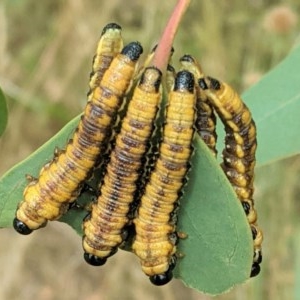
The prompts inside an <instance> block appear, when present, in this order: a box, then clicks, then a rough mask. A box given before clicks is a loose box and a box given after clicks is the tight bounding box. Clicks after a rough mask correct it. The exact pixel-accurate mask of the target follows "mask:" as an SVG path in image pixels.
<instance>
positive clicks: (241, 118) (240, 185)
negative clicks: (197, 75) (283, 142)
mask: <svg viewBox="0 0 300 300" xmlns="http://www.w3.org/2000/svg"><path fill="white" fill-rule="evenodd" d="M199 85H200V87H201V88H202V89H204V90H205V93H206V94H207V96H208V99H209V101H210V102H211V103H212V105H213V106H214V108H215V109H216V111H217V113H218V115H219V117H220V119H221V120H222V122H223V124H224V126H225V132H226V137H225V149H224V151H223V164H222V168H223V170H224V172H225V174H226V176H227V178H228V179H229V181H230V182H231V184H232V185H233V188H234V189H235V191H236V193H237V196H238V198H239V199H240V201H241V203H242V206H243V208H244V211H245V213H246V215H247V219H248V222H249V224H250V227H251V231H252V235H253V241H254V258H253V265H252V269H251V277H253V276H256V275H258V274H259V272H260V263H261V261H262V254H261V244H262V239H263V235H262V231H261V230H260V229H259V228H258V227H257V213H256V210H255V208H254V201H253V192H254V188H253V181H254V166H255V152H256V147H257V142H256V127H255V123H254V121H253V119H252V116H251V113H250V111H249V109H248V107H247V106H246V105H245V104H244V103H243V101H242V99H241V98H240V97H239V95H238V94H237V93H236V91H234V90H233V89H232V88H231V87H230V86H229V85H228V84H226V83H221V82H219V81H218V80H216V79H213V78H210V77H207V78H206V79H205V80H204V79H200V81H199Z"/></svg>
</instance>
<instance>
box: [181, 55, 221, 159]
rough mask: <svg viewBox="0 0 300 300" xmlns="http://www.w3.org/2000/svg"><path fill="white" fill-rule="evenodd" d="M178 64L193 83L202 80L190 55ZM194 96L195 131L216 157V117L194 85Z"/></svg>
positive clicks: (201, 72) (200, 69) (205, 97)
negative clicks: (195, 111)
mask: <svg viewBox="0 0 300 300" xmlns="http://www.w3.org/2000/svg"><path fill="white" fill-rule="evenodd" d="M180 63H181V65H182V67H183V68H184V69H186V70H188V71H190V72H191V73H192V74H193V75H194V77H195V81H196V82H198V81H199V79H201V78H204V73H203V71H202V68H201V66H200V65H199V63H198V62H197V60H196V59H195V58H194V57H192V56H191V55H187V54H186V55H184V56H183V57H181V58H180ZM196 95H197V102H196V108H197V119H196V123H195V126H196V131H197V133H198V134H199V136H200V137H201V138H202V140H203V141H204V142H205V144H206V145H207V146H208V148H209V149H210V151H211V153H212V154H213V155H214V156H217V149H216V143H217V133H216V122H217V120H216V116H215V113H214V111H213V106H212V104H211V103H210V102H209V101H208V99H207V96H206V95H205V93H204V92H203V90H201V89H200V87H199V85H198V84H196Z"/></svg>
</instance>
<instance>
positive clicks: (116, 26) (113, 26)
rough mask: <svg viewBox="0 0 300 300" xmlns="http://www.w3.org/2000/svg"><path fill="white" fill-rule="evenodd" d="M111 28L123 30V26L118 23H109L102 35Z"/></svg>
mask: <svg viewBox="0 0 300 300" xmlns="http://www.w3.org/2000/svg"><path fill="white" fill-rule="evenodd" d="M110 29H118V30H120V31H121V30H122V27H121V26H120V25H118V24H116V23H109V24H107V25H106V26H105V27H104V28H103V30H102V33H101V36H102V35H104V34H105V33H106V32H107V31H108V30H110Z"/></svg>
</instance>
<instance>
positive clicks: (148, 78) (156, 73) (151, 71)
mask: <svg viewBox="0 0 300 300" xmlns="http://www.w3.org/2000/svg"><path fill="white" fill-rule="evenodd" d="M161 76H162V73H161V71H160V70H159V69H158V68H156V67H148V68H146V69H145V71H144V72H143V74H142V77H141V80H140V84H145V83H146V84H151V85H152V86H154V87H155V91H156V92H158V90H159V87H160V83H161Z"/></svg>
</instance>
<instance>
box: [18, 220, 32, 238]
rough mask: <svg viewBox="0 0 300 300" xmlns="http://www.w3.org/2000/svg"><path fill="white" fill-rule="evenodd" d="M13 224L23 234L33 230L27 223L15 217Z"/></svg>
mask: <svg viewBox="0 0 300 300" xmlns="http://www.w3.org/2000/svg"><path fill="white" fill-rule="evenodd" d="M13 226H14V229H15V230H16V231H17V232H18V233H20V234H23V235H28V234H30V233H31V232H32V229H30V228H29V227H28V226H27V225H26V224H25V223H23V222H22V221H20V220H18V219H17V218H14V221H13Z"/></svg>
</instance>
